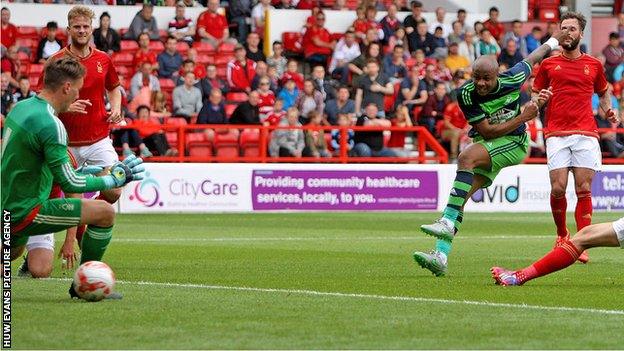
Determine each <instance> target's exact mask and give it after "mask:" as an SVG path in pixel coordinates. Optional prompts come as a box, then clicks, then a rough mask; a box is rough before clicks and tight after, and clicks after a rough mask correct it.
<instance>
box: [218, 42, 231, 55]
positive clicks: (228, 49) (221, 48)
mask: <svg viewBox="0 0 624 351" xmlns="http://www.w3.org/2000/svg"><path fill="white" fill-rule="evenodd" d="M234 47H235V45H234V44H231V43H222V44H221V45H220V46H219V50H218V51H219V52H228V53H233V52H234Z"/></svg>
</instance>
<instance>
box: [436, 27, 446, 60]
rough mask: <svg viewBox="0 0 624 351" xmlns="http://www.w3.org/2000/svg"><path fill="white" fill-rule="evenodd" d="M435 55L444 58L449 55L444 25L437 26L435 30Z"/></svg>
mask: <svg viewBox="0 0 624 351" xmlns="http://www.w3.org/2000/svg"><path fill="white" fill-rule="evenodd" d="M433 43H434V46H433V55H432V56H433V57H435V58H444V57H446V55H447V51H448V50H447V48H446V39H445V38H444V32H443V31H442V27H436V29H435V31H434V32H433Z"/></svg>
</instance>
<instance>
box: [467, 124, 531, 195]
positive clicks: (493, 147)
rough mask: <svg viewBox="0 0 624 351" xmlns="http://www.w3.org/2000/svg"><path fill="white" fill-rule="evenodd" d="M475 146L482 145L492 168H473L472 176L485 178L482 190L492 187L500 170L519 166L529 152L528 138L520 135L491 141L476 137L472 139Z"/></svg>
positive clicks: (506, 136)
mask: <svg viewBox="0 0 624 351" xmlns="http://www.w3.org/2000/svg"><path fill="white" fill-rule="evenodd" d="M473 142H474V143H476V144H480V145H483V147H484V148H485V149H486V150H487V152H488V154H489V155H490V160H491V163H492V167H491V169H489V170H486V169H482V168H475V169H474V174H478V175H481V176H483V177H485V178H487V180H488V181H487V182H486V183H485V184H484V185H483V187H484V188H487V187H488V186H490V185H492V183H493V182H494V179H495V178H496V176H497V175H498V173H500V171H501V169H503V168H505V167H509V166H515V165H517V164H520V163H521V162H522V161H524V159H525V158H526V156H527V152H528V150H529V138H528V136H527V135H526V133H525V134H522V135H505V136H502V137H500V138H496V139H492V140H484V139H483V138H482V137H480V136H477V137H475V138H474V139H473Z"/></svg>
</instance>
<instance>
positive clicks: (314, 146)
mask: <svg viewBox="0 0 624 351" xmlns="http://www.w3.org/2000/svg"><path fill="white" fill-rule="evenodd" d="M308 121H309V123H308V125H310V126H315V127H320V126H321V122H322V116H321V114H320V113H318V112H317V111H310V113H309V114H308ZM303 134H304V139H305V147H304V148H303V152H302V155H303V156H304V157H314V158H321V157H324V158H325V157H331V153H330V152H329V150H327V141H325V131H324V130H322V129H306V130H305V131H304V132H303Z"/></svg>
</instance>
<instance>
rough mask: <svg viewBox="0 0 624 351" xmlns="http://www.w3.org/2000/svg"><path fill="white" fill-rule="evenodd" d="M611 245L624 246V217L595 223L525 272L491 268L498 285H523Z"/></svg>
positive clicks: (523, 270) (522, 270)
mask: <svg viewBox="0 0 624 351" xmlns="http://www.w3.org/2000/svg"><path fill="white" fill-rule="evenodd" d="M612 246H624V218H620V219H619V220H618V221H615V222H613V223H601V224H594V225H590V226H588V227H585V228H583V230H581V231H580V232H578V233H577V234H576V235H575V236H574V237H573V238H572V239H571V240H565V241H564V242H562V243H561V245H559V246H556V247H555V248H554V249H552V251H550V252H549V253H548V254H546V256H544V257H542V258H541V259H539V260H538V261H536V262H535V263H533V264H532V265H530V266H528V267H526V268H524V269H520V270H517V271H511V270H507V269H505V268H501V267H492V269H491V272H492V278H494V280H495V282H496V284H499V285H503V286H509V285H522V284H524V283H526V282H528V281H529V280H532V279H535V278H539V277H542V276H545V275H547V274H550V273H553V272H556V271H558V270H561V269H564V268H566V267H568V266H570V265H572V264H573V263H574V262H576V260H577V259H578V257H579V255H580V254H581V252H583V251H584V250H587V249H590V248H592V247H612Z"/></svg>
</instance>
